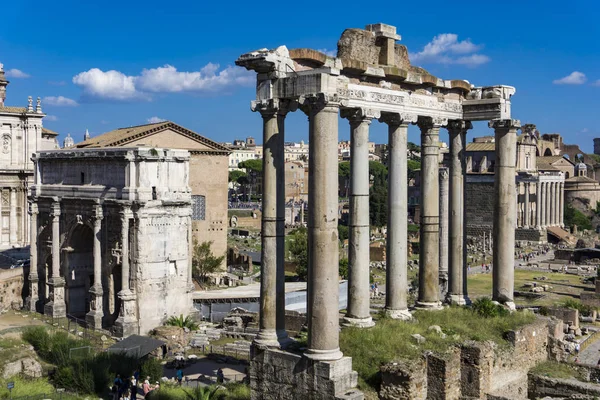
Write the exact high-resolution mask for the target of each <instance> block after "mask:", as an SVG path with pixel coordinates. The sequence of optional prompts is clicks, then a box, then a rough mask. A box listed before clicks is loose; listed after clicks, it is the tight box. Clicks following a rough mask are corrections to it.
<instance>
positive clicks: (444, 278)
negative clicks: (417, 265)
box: [439, 167, 450, 299]
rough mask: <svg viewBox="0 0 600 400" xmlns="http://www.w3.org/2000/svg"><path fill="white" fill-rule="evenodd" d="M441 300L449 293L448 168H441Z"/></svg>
mask: <svg viewBox="0 0 600 400" xmlns="http://www.w3.org/2000/svg"><path fill="white" fill-rule="evenodd" d="M439 177H440V183H439V185H440V271H439V285H440V299H443V298H444V297H445V296H446V294H447V292H448V220H449V216H448V207H449V204H448V203H449V199H448V197H449V195H448V192H449V190H450V188H449V186H450V182H449V181H450V179H449V172H448V168H446V167H440V170H439Z"/></svg>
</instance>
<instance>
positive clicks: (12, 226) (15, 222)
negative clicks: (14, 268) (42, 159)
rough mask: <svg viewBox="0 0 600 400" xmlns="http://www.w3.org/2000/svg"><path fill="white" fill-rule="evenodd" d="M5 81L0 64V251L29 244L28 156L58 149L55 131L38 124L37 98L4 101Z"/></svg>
mask: <svg viewBox="0 0 600 400" xmlns="http://www.w3.org/2000/svg"><path fill="white" fill-rule="evenodd" d="M8 84H9V81H8V80H7V79H6V77H5V75H4V67H3V65H2V64H0V138H1V140H2V149H1V151H0V250H6V249H12V248H17V247H24V246H27V245H28V244H29V229H28V228H27V227H28V226H29V215H28V214H27V210H28V206H27V190H28V188H29V187H30V186H31V184H32V183H33V162H32V161H31V155H32V154H33V153H35V152H36V151H41V150H51V149H56V148H58V145H57V140H56V138H57V136H58V134H57V133H56V132H53V131H51V130H49V129H46V128H44V127H43V126H42V119H43V118H44V117H45V116H46V114H44V113H43V112H42V105H41V101H40V98H39V97H38V99H37V102H36V104H35V105H34V104H33V99H32V98H31V97H29V99H28V105H27V107H11V106H8V105H7V104H6V95H7V86H8Z"/></svg>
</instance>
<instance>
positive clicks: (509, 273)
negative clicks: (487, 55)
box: [236, 24, 520, 399]
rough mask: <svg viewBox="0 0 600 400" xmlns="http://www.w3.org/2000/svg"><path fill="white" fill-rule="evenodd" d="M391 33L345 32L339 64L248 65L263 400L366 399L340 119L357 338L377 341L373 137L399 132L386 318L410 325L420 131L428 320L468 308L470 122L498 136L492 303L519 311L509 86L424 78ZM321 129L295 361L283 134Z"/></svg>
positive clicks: (258, 391) (260, 54)
mask: <svg viewBox="0 0 600 400" xmlns="http://www.w3.org/2000/svg"><path fill="white" fill-rule="evenodd" d="M398 40H400V36H399V35H398V34H397V33H396V28H395V27H393V26H390V25H385V24H374V25H368V26H367V27H366V28H365V29H346V30H345V31H344V32H343V33H342V36H341V38H340V40H339V42H338V51H337V56H336V57H330V56H327V55H326V54H324V53H321V52H319V51H317V50H313V49H293V50H288V49H287V48H286V47H285V46H281V47H278V48H276V49H273V50H267V49H261V50H257V51H253V52H250V53H247V54H243V55H242V56H240V57H239V58H238V60H237V61H236V64H237V65H240V66H243V67H245V68H247V69H248V70H253V71H255V72H256V73H257V83H256V100H254V101H253V102H252V110H253V111H257V112H259V113H260V114H261V116H262V118H263V148H264V158H263V163H264V164H263V207H262V211H263V214H262V275H261V304H260V332H259V334H258V336H257V338H256V340H255V342H254V346H253V349H254V353H253V361H252V363H253V368H252V369H251V383H252V390H253V398H256V399H263V398H264V399H275V398H286V399H289V398H297V399H304V398H318V399H326V398H327V399H329V398H346V399H348V398H352V399H355V398H356V399H359V398H362V394H361V393H360V392H357V391H355V390H353V389H352V388H353V387H354V386H355V384H356V373H355V372H353V371H352V362H351V360H350V359H349V358H348V357H344V356H343V354H342V352H341V351H340V348H339V318H338V258H339V250H338V232H337V210H338V195H337V193H338V190H337V189H338V177H337V174H338V166H337V163H338V156H337V144H338V118H339V116H340V115H341V116H342V117H343V118H346V119H348V121H349V125H350V126H349V129H350V132H351V195H350V239H349V263H350V268H349V269H350V274H349V294H348V302H349V304H348V308H347V314H346V316H345V318H344V319H343V324H344V325H351V326H358V327H368V326H372V324H373V321H372V320H371V317H370V316H369V197H368V196H369V168H368V147H367V145H368V144H367V143H368V136H369V125H370V124H371V122H372V121H373V120H379V121H381V122H383V123H385V124H387V125H388V128H389V156H388V160H389V161H388V167H389V176H388V180H389V191H388V194H389V205H388V218H389V220H388V234H387V272H386V273H387V287H386V312H387V313H388V314H389V315H390V316H391V317H393V318H410V313H409V310H408V307H407V287H408V286H407V151H406V150H407V149H406V148H407V128H408V125H409V124H416V125H418V126H419V128H420V130H421V151H422V167H421V182H422V183H421V203H420V204H421V215H422V217H421V227H420V229H421V232H420V234H421V246H420V263H419V264H420V271H419V279H420V282H419V294H418V301H417V304H416V306H417V307H419V308H424V309H432V310H433V309H437V308H439V307H440V306H441V302H442V301H447V302H452V303H457V304H465V303H466V302H468V297H467V293H466V287H465V286H466V285H465V279H464V278H465V265H466V263H465V257H466V251H465V230H464V202H465V200H468V199H464V195H463V193H464V174H465V162H464V154H463V152H464V148H465V140H466V139H465V136H466V133H467V130H468V129H470V128H471V121H483V120H487V121H490V122H489V126H490V128H493V129H494V130H495V135H496V141H495V143H496V160H497V162H496V166H495V169H496V172H495V179H496V182H495V191H496V205H495V216H494V231H495V236H494V237H495V240H494V279H493V281H494V284H493V293H492V294H493V298H494V299H495V300H497V301H499V302H501V303H504V304H506V305H507V306H509V307H510V306H513V303H512V301H513V280H514V278H513V268H514V265H513V261H514V258H513V252H514V229H515V215H516V212H515V206H516V197H515V196H516V190H515V160H516V154H515V148H516V146H515V141H516V131H517V129H518V128H519V126H520V123H519V121H517V120H513V119H511V107H510V106H511V103H510V98H511V96H512V95H513V94H514V93H515V89H514V88H513V87H510V86H502V85H498V86H490V87H477V86H474V85H471V84H470V83H469V82H468V81H465V80H460V79H456V80H446V79H441V78H438V77H436V76H433V75H431V74H429V73H428V72H427V71H426V70H424V69H422V68H419V67H417V66H413V65H411V63H410V61H409V57H408V51H407V48H406V47H405V46H403V45H401V44H398V43H396V42H397V41H398ZM296 110H300V111H302V112H303V113H305V114H306V115H307V116H308V121H309V143H310V154H309V170H310V179H309V200H308V206H309V215H308V247H309V272H308V346H307V349H306V350H305V351H304V352H303V354H301V355H300V354H297V353H296V354H294V353H292V352H291V351H286V350H285V348H286V343H288V342H289V339H288V338H287V334H286V331H285V323H284V318H285V315H284V269H283V266H284V207H285V182H284V159H283V153H284V152H283V145H284V130H285V117H286V115H287V113H289V112H293V111H296ZM440 128H445V129H447V130H448V131H449V133H450V158H451V163H450V168H449V174H450V178H449V179H450V185H449V186H450V189H449V190H450V194H449V196H450V202H449V211H448V212H449V243H448V248H449V252H448V253H449V271H448V279H449V282H448V294H447V298H445V299H442V298H440V297H441V296H440V291H439V287H438V282H439V276H440V271H439V265H440V263H439V247H440V237H439V220H440V215H439V197H440V188H439V176H438V171H439V130H440Z"/></svg>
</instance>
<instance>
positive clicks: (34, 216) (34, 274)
mask: <svg viewBox="0 0 600 400" xmlns="http://www.w3.org/2000/svg"><path fill="white" fill-rule="evenodd" d="M29 213H30V214H31V218H29V229H30V231H31V234H30V235H29V239H30V240H29V245H30V246H29V248H30V258H29V301H28V304H27V305H28V310H29V311H36V305H37V302H38V301H39V294H38V282H39V277H38V240H37V239H38V233H37V231H38V223H37V221H38V205H37V203H35V202H32V203H31V207H30V211H29Z"/></svg>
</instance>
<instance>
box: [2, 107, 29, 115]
mask: <svg viewBox="0 0 600 400" xmlns="http://www.w3.org/2000/svg"><path fill="white" fill-rule="evenodd" d="M0 112H9V113H16V114H23V113H26V112H27V109H26V108H25V107H4V106H0Z"/></svg>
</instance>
